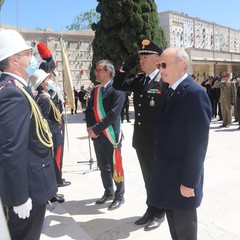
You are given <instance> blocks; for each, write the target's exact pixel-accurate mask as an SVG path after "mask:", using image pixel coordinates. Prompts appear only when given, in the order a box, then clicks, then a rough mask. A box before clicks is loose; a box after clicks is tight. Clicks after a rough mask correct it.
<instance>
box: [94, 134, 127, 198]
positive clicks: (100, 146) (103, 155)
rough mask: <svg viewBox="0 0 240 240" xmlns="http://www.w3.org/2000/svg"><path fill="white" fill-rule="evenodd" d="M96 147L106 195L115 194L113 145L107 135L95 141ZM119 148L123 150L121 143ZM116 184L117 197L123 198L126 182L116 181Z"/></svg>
mask: <svg viewBox="0 0 240 240" xmlns="http://www.w3.org/2000/svg"><path fill="white" fill-rule="evenodd" d="M93 144H94V149H95V153H96V157H97V163H98V167H99V169H100V172H101V178H102V183H103V187H104V189H105V192H104V194H105V195H106V196H108V195H113V194H114V186H113V145H112V144H111V143H110V142H109V140H108V139H107V138H106V137H102V136H101V137H99V139H97V140H94V141H93ZM118 149H119V150H121V143H119V146H118ZM114 183H115V186H116V191H115V198H116V199H119V200H122V199H123V196H124V192H125V187H124V182H120V183H118V182H116V181H114Z"/></svg>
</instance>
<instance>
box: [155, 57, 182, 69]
mask: <svg viewBox="0 0 240 240" xmlns="http://www.w3.org/2000/svg"><path fill="white" fill-rule="evenodd" d="M180 61H182V59H178V60H177V61H176V62H169V63H159V64H158V66H159V68H162V69H166V68H167V66H168V65H169V64H171V63H177V62H180Z"/></svg>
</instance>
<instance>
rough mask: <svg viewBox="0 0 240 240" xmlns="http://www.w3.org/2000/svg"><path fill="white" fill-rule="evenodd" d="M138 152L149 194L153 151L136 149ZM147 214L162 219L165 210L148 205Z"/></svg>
mask: <svg viewBox="0 0 240 240" xmlns="http://www.w3.org/2000/svg"><path fill="white" fill-rule="evenodd" d="M136 152H137V156H138V161H139V163H140V167H141V170H142V175H143V180H144V183H145V188H146V191H147V193H148V187H149V184H150V179H151V172H152V164H153V149H151V148H144V150H142V149H136ZM147 212H149V213H150V214H151V215H153V216H154V217H158V218H161V217H162V216H163V214H164V212H165V211H164V209H159V208H156V207H154V206H150V205H148V209H147Z"/></svg>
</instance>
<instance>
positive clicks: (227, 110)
mask: <svg viewBox="0 0 240 240" xmlns="http://www.w3.org/2000/svg"><path fill="white" fill-rule="evenodd" d="M221 113H222V118H223V125H224V126H227V125H230V124H231V122H232V107H231V105H229V104H228V103H225V102H221Z"/></svg>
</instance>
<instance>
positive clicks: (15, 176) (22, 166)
mask: <svg viewBox="0 0 240 240" xmlns="http://www.w3.org/2000/svg"><path fill="white" fill-rule="evenodd" d="M15 81H18V80H17V79H15ZM25 89H26V90H27V91H29V89H28V88H25ZM29 93H30V92H29ZM30 94H31V93H30ZM56 192H57V183H56V177H55V171H54V165H53V156H52V153H51V149H50V148H47V147H45V146H44V145H43V144H42V143H41V142H40V141H39V139H38V137H37V134H36V126H35V120H34V118H33V117H32V116H31V108H30V105H29V102H28V100H27V98H26V97H25V95H24V94H23V93H22V92H21V91H20V90H19V88H18V87H16V84H15V82H14V78H13V77H11V76H9V75H6V74H2V75H1V77H0V195H1V198H2V200H3V204H4V205H6V206H18V205H21V204H23V203H25V202H26V201H27V199H28V198H29V197H30V198H31V199H32V203H33V205H35V206H37V205H42V204H45V203H46V202H47V201H48V200H49V199H51V198H52V197H53V196H54V195H55V194H56Z"/></svg>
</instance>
